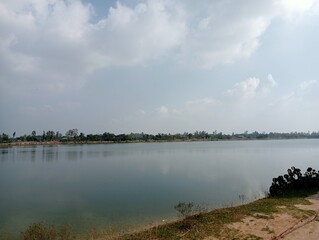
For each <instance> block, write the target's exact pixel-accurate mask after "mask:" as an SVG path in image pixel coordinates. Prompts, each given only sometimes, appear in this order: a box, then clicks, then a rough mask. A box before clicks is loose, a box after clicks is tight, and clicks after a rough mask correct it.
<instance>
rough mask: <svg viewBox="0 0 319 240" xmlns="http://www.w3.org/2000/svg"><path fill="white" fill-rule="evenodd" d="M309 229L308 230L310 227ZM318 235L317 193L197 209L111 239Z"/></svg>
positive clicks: (310, 237)
mask: <svg viewBox="0 0 319 240" xmlns="http://www.w3.org/2000/svg"><path fill="white" fill-rule="evenodd" d="M309 229H310V230H309ZM318 235H319V193H314V192H312V193H303V194H301V196H298V194H297V195H296V196H290V197H282V198H262V199H258V200H255V201H253V202H250V203H246V204H243V205H238V206H233V207H226V208H220V209H215V210H212V211H209V212H205V213H198V214H195V215H192V216H189V217H185V218H183V219H179V220H177V221H173V222H168V223H165V224H162V225H158V226H155V227H152V228H150V229H146V230H142V231H136V232H132V233H127V234H125V235H122V236H117V237H113V238H101V239H114V240H146V239H204V240H221V239H238V240H241V239H242V240H244V239H269V240H277V239H290V240H292V239H294V240H295V239H296V240H297V239H301V238H300V236H303V237H305V239H308V240H315V239H317V237H318Z"/></svg>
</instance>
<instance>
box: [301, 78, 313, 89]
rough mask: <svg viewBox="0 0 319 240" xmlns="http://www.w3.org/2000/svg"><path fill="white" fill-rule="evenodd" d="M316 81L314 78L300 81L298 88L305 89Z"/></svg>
mask: <svg viewBox="0 0 319 240" xmlns="http://www.w3.org/2000/svg"><path fill="white" fill-rule="evenodd" d="M316 83H317V81H316V80H310V81H304V82H302V83H300V85H299V88H300V89H301V90H306V89H307V88H309V87H310V86H312V85H314V84H316Z"/></svg>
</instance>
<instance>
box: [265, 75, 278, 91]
mask: <svg viewBox="0 0 319 240" xmlns="http://www.w3.org/2000/svg"><path fill="white" fill-rule="evenodd" d="M267 80H268V83H269V87H270V88H274V87H277V86H278V83H277V82H276V81H275V79H274V78H273V76H272V75H271V74H270V73H269V74H268V76H267Z"/></svg>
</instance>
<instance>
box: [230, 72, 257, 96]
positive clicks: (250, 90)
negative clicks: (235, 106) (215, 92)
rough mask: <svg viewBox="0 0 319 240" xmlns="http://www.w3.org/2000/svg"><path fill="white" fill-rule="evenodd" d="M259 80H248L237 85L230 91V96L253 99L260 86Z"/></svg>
mask: <svg viewBox="0 0 319 240" xmlns="http://www.w3.org/2000/svg"><path fill="white" fill-rule="evenodd" d="M259 83H260V79H259V78H255V77H252V78H248V79H246V80H245V81H242V82H239V83H236V84H235V85H234V87H233V88H232V89H229V90H228V91H227V93H228V94H229V95H230V96H236V97H239V98H242V99H249V98H253V97H255V95H256V91H257V88H258V86H259Z"/></svg>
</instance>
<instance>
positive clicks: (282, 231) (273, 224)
mask: <svg viewBox="0 0 319 240" xmlns="http://www.w3.org/2000/svg"><path fill="white" fill-rule="evenodd" d="M308 200H309V201H310V202H311V203H312V204H311V205H297V206H296V207H298V208H300V209H305V210H313V211H315V212H316V214H315V215H314V216H311V217H309V218H308V219H304V220H298V219H296V218H294V217H292V216H291V215H289V214H286V213H283V214H277V215H274V216H273V218H270V219H266V218H262V216H256V217H247V218H245V219H244V220H243V222H239V223H234V224H231V225H229V227H230V228H234V229H236V230H239V231H240V232H241V233H243V234H244V235H246V236H247V235H249V234H253V235H255V236H258V237H260V238H262V239H270V240H277V239H289V240H300V239H307V240H318V239H319V193H318V194H316V195H313V196H311V197H309V198H308ZM265 217H266V216H265ZM211 240H212V239H211Z"/></svg>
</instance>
